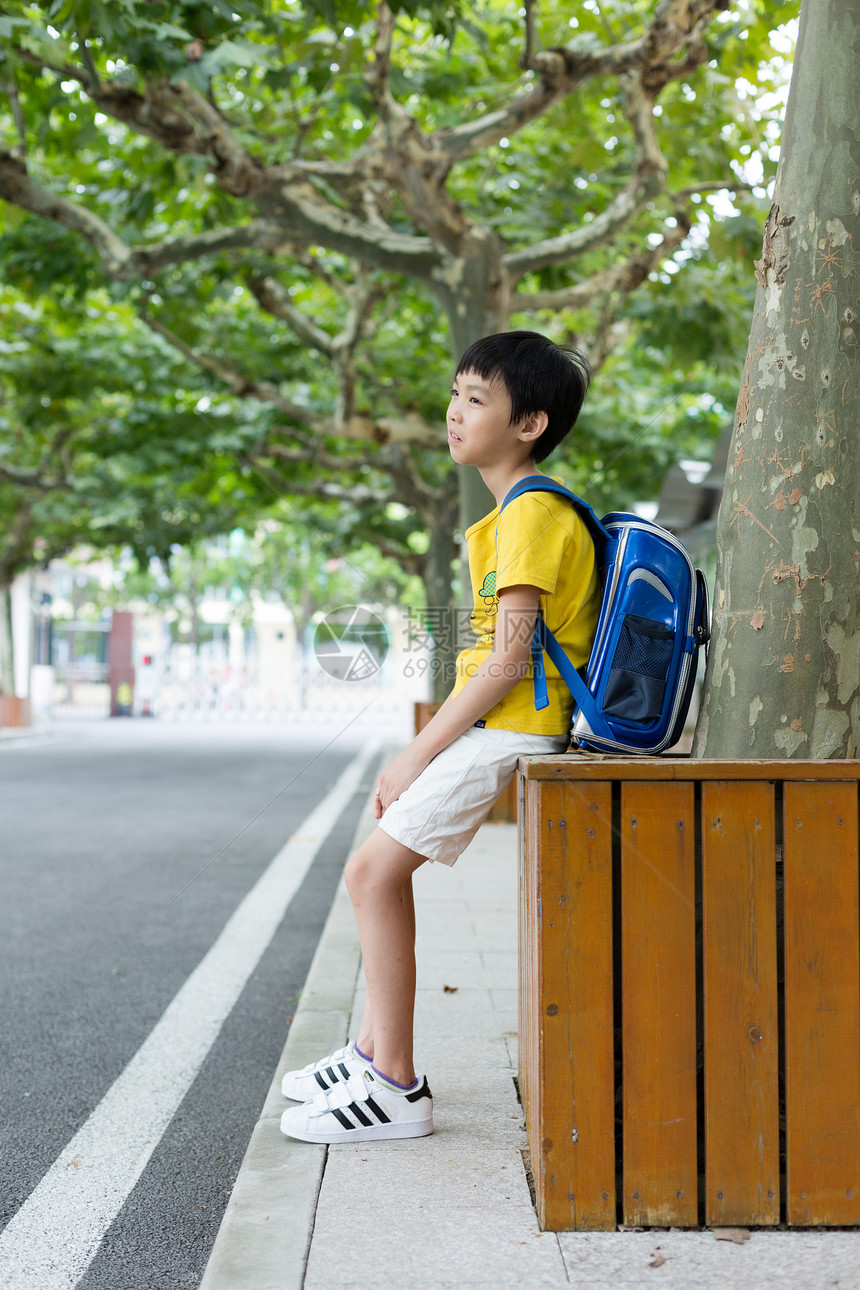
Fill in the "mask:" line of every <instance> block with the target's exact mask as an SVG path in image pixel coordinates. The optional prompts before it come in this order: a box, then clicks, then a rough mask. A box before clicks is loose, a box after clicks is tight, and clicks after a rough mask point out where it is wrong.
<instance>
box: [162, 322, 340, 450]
mask: <svg viewBox="0 0 860 1290" xmlns="http://www.w3.org/2000/svg"><path fill="white" fill-rule="evenodd" d="M138 317H139V318H140V320H141V322H143V323H145V324H146V326H147V327H149V329H150V331H153V332H155V333H156V335H158V336H161V337H162V338H163V339H164V340H166V341H167V343H168V344H169V345H172V346H173V348H174V349H176V350H178V351H179V353H180V354H182V355H183V356H184V357H185V358H187V359H189V361H190V362H192V363H194V364H196V366H197V367H199V368H201V369H202V370H203V371H204V372H209V374H210V375H211V376H214V377H216V378H217V379H218V380H219V381H222V382H223V383H224V385H226V386H227V388H228V389H229V391H230V393H231V394H233V395H235V396H236V397H237V398H243V399H259V400H260V402H261V403H268V404H270V405H271V406H272V407H276V408H277V409H278V411H279V412H282V413H283V414H284V415H285V416H288V417H290V418H291V419H292V420H294V421H296V422H297V424H298V425H299V426H304V427H307V428H308V429H311V430H315V431H317V432H320V433H324V432H325V431H326V422H325V420H324V418H322V417H320V416H318V415H317V414H316V413H315V412H312V411H311V410H310V409H309V408H303V407H301V406H299V404H297V403H293V402H292V400H290V399H286V398H284V396H283V395H282V394H281V391H280V390H279V389H278V387H277V386H276V385H273V384H272V383H271V382H270V381H260V380H257V379H256V378H255V377H252V376H249V375H248V374H247V373H246V372H241V371H239V369H238V368H236V367H234V366H233V365H232V364H231V363H229V362H228V361H227V360H226V359H223V358H218V357H216V356H214V355H212V354H204V353H203V352H202V351H200V350H198V349H193V348H192V347H191V346H190V345H187V344H186V343H185V341H184V340H180V338H179V337H178V336H177V335H176V333H175V332H172V331H171V330H170V328H169V327H165V325H164V323H162V322H159V321H158V319H157V318H153V317H152V315H151V314H147V313H144V312H141V313H139V314H138Z"/></svg>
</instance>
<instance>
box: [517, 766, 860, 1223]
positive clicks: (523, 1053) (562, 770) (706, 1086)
mask: <svg viewBox="0 0 860 1290" xmlns="http://www.w3.org/2000/svg"><path fill="white" fill-rule="evenodd" d="M858 779H860V762H858V761H827V762H802V761H765V762H761V761H744V762H732V761H713V760H710V761H706V760H701V761H697V760H690V759H688V758H684V757H662V758H654V759H650V758H647V759H646V758H614V757H613V758H609V757H607V758H600V757H588V756H583V755H576V754H567V755H564V756H558V757H543V758H537V757H526V758H523V759H522V760H521V761H520V770H519V775H518V791H519V799H520V800H519V818H520V1021H519V1034H520V1050H519V1051H520V1056H519V1082H520V1093H521V1097H522V1102H523V1108H524V1111H525V1116H526V1123H527V1128H528V1137H529V1144H530V1149H531V1158H532V1167H533V1171H534V1180H535V1191H536V1206H537V1211H538V1217H539V1219H540V1222H541V1225H542V1226H543V1227H544V1228H548V1229H551V1230H556V1231H560V1230H570V1229H589V1228H591V1229H600V1228H602V1229H609V1228H614V1227H615V1226H616V1224H618V1223H624V1224H626V1225H628V1226H649V1225H650V1226H659V1227H669V1226H672V1227H696V1226H703V1225H712V1226H727V1225H728V1226H733V1225H744V1226H748V1225H769V1224H777V1223H780V1222H786V1223H788V1224H791V1225H799V1226H804V1225H834V1226H841V1225H851V1224H860V907H858Z"/></svg>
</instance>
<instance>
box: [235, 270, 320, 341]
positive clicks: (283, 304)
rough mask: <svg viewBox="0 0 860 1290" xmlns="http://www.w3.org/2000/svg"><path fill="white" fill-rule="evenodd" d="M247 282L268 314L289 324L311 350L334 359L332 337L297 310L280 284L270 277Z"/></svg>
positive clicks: (250, 279) (252, 279) (251, 278)
mask: <svg viewBox="0 0 860 1290" xmlns="http://www.w3.org/2000/svg"><path fill="white" fill-rule="evenodd" d="M246 281H247V284H248V290H249V291H250V292H251V293H252V294H253V296H254V298H255V300H256V301H257V303H258V304H259V305H260V307H261V308H262V309H265V311H266V313H269V314H271V315H272V317H273V318H279V319H280V320H281V322H285V323H287V324H288V326H289V327H290V328H291V329H292V330H293V331H294V332H295V334H296V335H297V336H298V338H299V340H300V341H301V342H302V343H303V344H304V345H307V346H308V348H309V349H315V350H317V351H318V352H319V353H320V354H325V355H326V356H327V357H328V358H331V357H332V355H333V353H334V341H333V340H332V337H331V336H330V335H329V334H328V332H327V331H323V329H322V327H317V325H316V323H314V322H312V321H311V319H310V318H307V317H306V316H305V315H304V314H303V313H302V311H301V310H300V309H297V308H296V306H295V305H294V304H293V302H292V300H291V299H290V293H289V292H288V291H287V290H286V289H285V288H284V287H282V286H281V284H280V282H278V281H277V280H276V279H275V278H269V277H250V278H247V279H246Z"/></svg>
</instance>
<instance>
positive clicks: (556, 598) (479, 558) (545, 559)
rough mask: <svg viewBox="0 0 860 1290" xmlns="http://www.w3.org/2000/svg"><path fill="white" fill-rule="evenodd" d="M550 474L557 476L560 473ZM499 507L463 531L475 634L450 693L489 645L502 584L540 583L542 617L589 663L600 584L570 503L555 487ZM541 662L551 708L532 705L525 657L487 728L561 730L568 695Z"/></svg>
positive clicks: (575, 658) (572, 653) (579, 660)
mask: <svg viewBox="0 0 860 1290" xmlns="http://www.w3.org/2000/svg"><path fill="white" fill-rule="evenodd" d="M553 478H554V479H556V481H557V482H558V483H561V482H562V481H561V480H560V479H559V478H558V476H553ZM499 511H500V508H499V507H498V506H497V507H496V509H495V510H494V511H491V512H490V514H489V515H487V516H485V517H484V519H482V520H479V521H478V523H477V524H473V525H472V526H471V528H468V529H467V530H466V542H467V545H468V550H469V573H470V575H471V581H472V591H473V595H474V601H475V608H474V610H473V611H472V617H471V626H472V630H473V631H474V633H475V637H476V640H475V644H474V645H473V646H471V647H470V648H469V649H465V650H463V652H462V653H461V654H460V655H459V656H458V658H457V678H456V683H455V685H454V691H453V692H454V694H456V693H457V691H458V690H460V689H462V687H463V686H464V685H465V683H466V681H467V680H468V679H469V677H470V676H471V675H472V674H473V673H474V672H475V671H476V669H477V668H478V667H479V666H480V665H481V663H483V662H484V660H485V659H486V657H487V655H488V654H489V653H490V651H491V650H492V648H493V641H494V638H495V630H496V617H497V613H498V608H499V596H498V593H499V592H500V591H502V590H504V588H505V587H514V586H520V585H527V586H530V587H538V588H539V589H540V592H541V597H540V607H541V612H542V614H543V618H544V622H545V623H546V625H547V627H548V628H549V629H550V631H551V632H552V633H553V635H554V636H555V637H556V639H557V640H558V642H559V644H560V645H561V646H562V647H563V648H564V650H565V653H566V654H567V656H568V658H569V659H570V660H571V662H572V663H573V665H574V667H576V668H579V667H582V666H583V665H584V664H585V663H587V661H588V655H589V653H590V651H591V643H592V640H593V639H594V632H595V629H596V627H597V616H598V613H599V611H600V587H599V584H598V579H597V569H596V567H595V559H594V544H593V542H592V541H591V537H590V536H589V533H588V530H587V528H586V526H585V524H584V523H583V521H582V520H581V519H580V518H579V515H578V514H577V512H576V511H575V510H574V508H573V507H572V506H571V504H570V502H568V501H565V499H564V498H563V497H558V496H556V495H555V494H553V493H524V494H523V495H522V496H521V497H517V498H515V500H514V501H513V502H511V503H510V504H509V505H508V506H506V507H505V509H504V511H503V512H502V514H501V515H500V514H499ZM497 530H498V536H497ZM544 664H545V667H546V678H547V693H548V696H549V706H548V707H546V708H542V709H541V710H540V711H537V710H536V709H535V705H534V683H533V680H532V665H531V661H529V671H528V675H527V676H525V677H524V678H523V679H522V680H521V681H519V682H518V683H517V684H516V685H515V686H514V688H513V689H512V690H511V691H510V692H509V693H508V694H506V695H505V697H504V698H503V699H502V700H501V702H500V703H497V704H496V706H495V707H494V708H491V709H490V711H489V712H487V713H485V715H484V721H485V722H486V726H487V728H488V729H495V730H522V731H524V732H526V733H528V734H534V735H559V734H565V733H566V732H567V730H568V728H569V726H570V718H571V714H572V712H573V702H574V701H573V696H572V695H571V693H570V691H569V690H568V688H567V686H566V685H565V683H564V681H563V680H562V679H561V677H560V676H559V673H558V670H557V669H556V667H555V666H554V665H553V664H552V663H551V662H550V660H549V658H547V656H546V655H544Z"/></svg>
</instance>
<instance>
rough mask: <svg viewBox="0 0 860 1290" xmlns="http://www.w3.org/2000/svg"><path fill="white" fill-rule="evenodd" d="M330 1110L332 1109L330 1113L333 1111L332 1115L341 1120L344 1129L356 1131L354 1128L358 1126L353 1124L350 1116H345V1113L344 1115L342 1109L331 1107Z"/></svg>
mask: <svg viewBox="0 0 860 1290" xmlns="http://www.w3.org/2000/svg"><path fill="white" fill-rule="evenodd" d="M329 1109H330V1111H331V1113H332V1115H335V1116H337V1118H338V1119H339V1120H340V1122H341V1124H342V1125H343V1127H344V1128H345V1129H354V1128H355V1127H356V1126H355V1125H354V1124H353V1122H352V1120H350V1118H349V1116H348V1115H344V1113H343V1111H341V1109H340V1107H337V1106H332V1107H330V1108H329ZM350 1110H352V1107H350Z"/></svg>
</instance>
